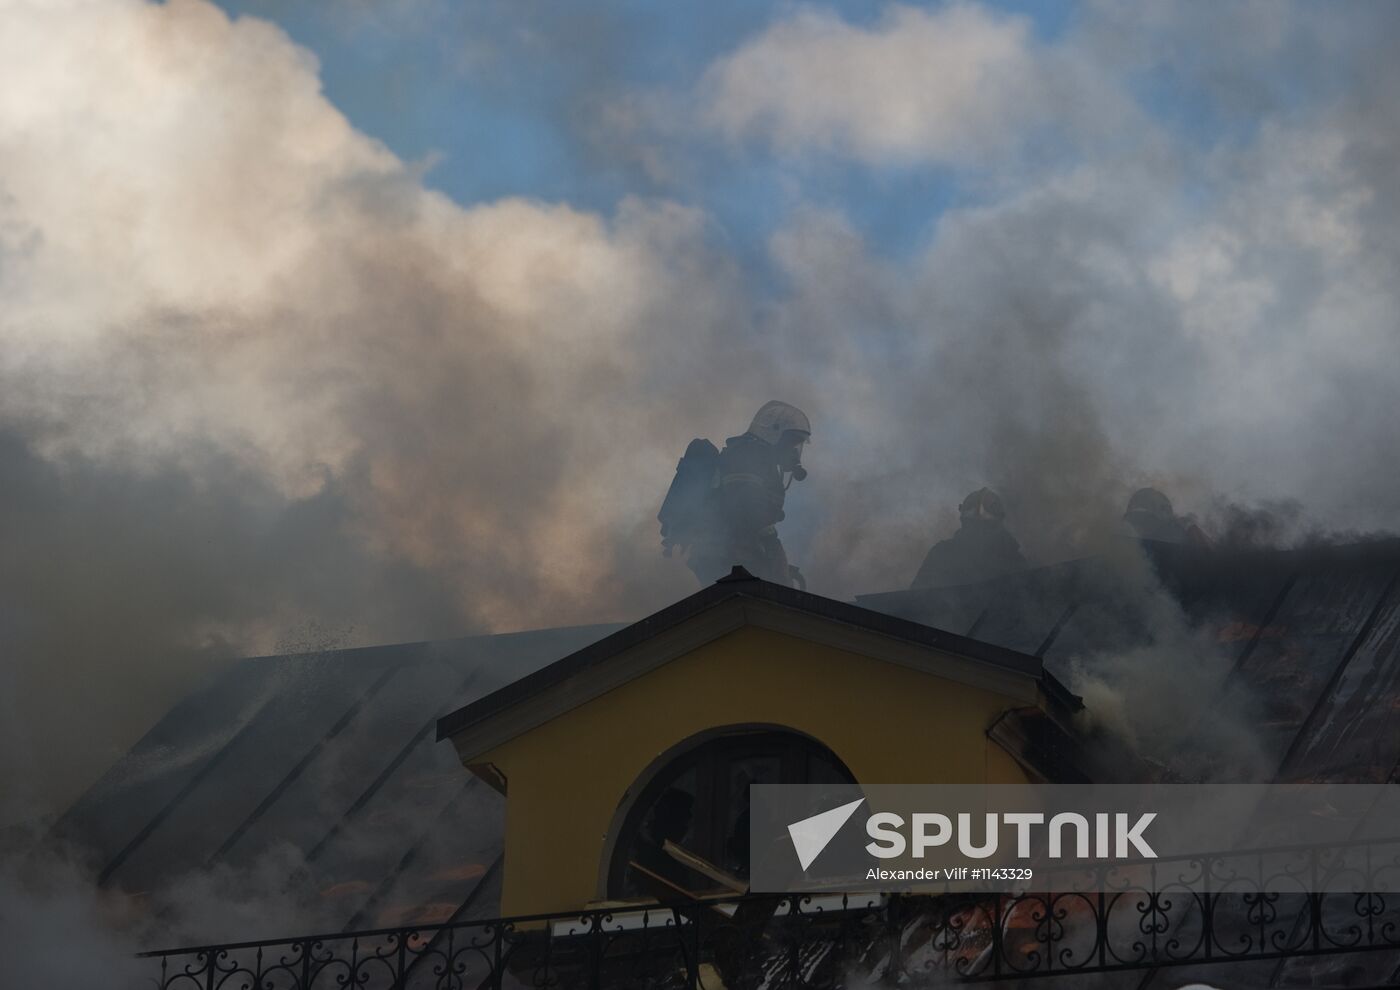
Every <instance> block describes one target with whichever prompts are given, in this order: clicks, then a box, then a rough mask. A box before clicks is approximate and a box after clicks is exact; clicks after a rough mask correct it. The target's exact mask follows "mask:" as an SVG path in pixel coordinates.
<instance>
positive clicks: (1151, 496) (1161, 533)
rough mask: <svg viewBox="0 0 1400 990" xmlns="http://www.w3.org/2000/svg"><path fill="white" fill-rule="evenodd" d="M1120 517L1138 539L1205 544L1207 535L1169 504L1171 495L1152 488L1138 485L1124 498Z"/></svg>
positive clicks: (1207, 538) (1206, 543) (1206, 545)
mask: <svg viewBox="0 0 1400 990" xmlns="http://www.w3.org/2000/svg"><path fill="white" fill-rule="evenodd" d="M1123 521H1124V522H1126V523H1127V524H1128V525H1129V526H1130V527H1132V531H1133V533H1134V535H1136V536H1137V538H1138V539H1140V540H1156V541H1157V542H1159V543H1185V544H1188V545H1190V546H1194V547H1202V548H1205V547H1209V546H1210V538H1209V537H1208V536H1206V534H1205V533H1204V532H1203V531H1202V530H1201V527H1199V526H1197V525H1196V523H1195V522H1194V521H1193V520H1192V519H1191V517H1190V516H1186V517H1184V518H1183V517H1182V516H1178V515H1177V514H1176V510H1175V509H1173V508H1172V503H1171V499H1169V498H1167V496H1165V495H1163V494H1162V493H1161V492H1159V491H1158V490H1157V489H1155V488H1139V489H1138V490H1137V491H1135V492H1133V497H1132V498H1130V499H1128V510H1127V511H1126V512H1124V513H1123Z"/></svg>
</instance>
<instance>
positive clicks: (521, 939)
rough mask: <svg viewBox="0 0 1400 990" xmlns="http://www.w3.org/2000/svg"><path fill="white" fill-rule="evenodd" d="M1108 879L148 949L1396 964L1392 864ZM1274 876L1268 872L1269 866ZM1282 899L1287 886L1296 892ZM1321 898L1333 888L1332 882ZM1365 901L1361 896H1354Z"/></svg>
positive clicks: (776, 961) (987, 969) (440, 978)
mask: <svg viewBox="0 0 1400 990" xmlns="http://www.w3.org/2000/svg"><path fill="white" fill-rule="evenodd" d="M1291 852H1293V853H1296V857H1295V860H1294V861H1293V863H1292V865H1285V866H1284V867H1282V872H1275V873H1266V862H1268V863H1274V864H1276V863H1277V862H1279V860H1278V858H1277V857H1278V856H1283V857H1284V858H1285V859H1287V856H1288V855H1289V854H1290V850H1281V851H1280V850H1273V851H1269V852H1268V854H1267V855H1269V856H1272V857H1274V858H1273V859H1269V860H1266V858H1265V856H1266V854H1265V853H1259V854H1250V855H1252V856H1255V857H1257V859H1256V860H1255V868H1251V869H1248V870H1242V869H1241V868H1240V861H1241V855H1242V854H1230V855H1228V856H1199V857H1191V858H1186V859H1181V860H1177V861H1170V862H1166V861H1158V862H1156V863H1154V864H1152V865H1151V866H1150V867H1146V868H1143V869H1141V870H1139V871H1137V872H1133V871H1125V870H1123V869H1121V868H1119V867H1114V866H1107V865H1105V866H1101V867H1098V868H1096V869H1095V870H1092V871H1089V872H1088V873H1087V874H1085V875H1084V879H1085V880H1086V881H1088V882H1086V883H1082V884H1080V885H1079V886H1080V888H1081V889H1079V890H1068V891H1064V892H1060V893H1019V894H1002V895H997V894H985V893H980V894H971V893H955V892H952V891H947V892H944V893H942V894H920V895H904V896H889V897H879V896H875V895H870V896H857V895H806V894H790V895H767V896H765V895H749V896H745V897H742V898H738V899H736V900H732V901H727V902H719V901H689V902H684V903H677V904H669V905H662V904H652V905H646V906H639V907H630V906H629V907H627V908H625V909H623V908H613V909H608V910H591V911H584V912H580V913H578V914H568V915H535V916H529V917H517V918H502V919H491V920H485V921H465V922H459V923H455V924H447V925H421V926H417V927H413V928H393V929H381V930H377V931H365V932H353V933H340V934H326V935H312V936H306V937H302V938H294V939H285V940H271V941H262V942H241V943H236V944H228V945H210V946H200V947H195V948H183V949H170V950H164V951H159V952H151V953H145V954H144V956H145V958H148V959H150V960H151V963H152V965H153V967H154V966H158V967H159V971H158V973H153V976H154V982H155V983H156V985H157V986H158V988H159V990H234V988H237V990H321V988H335V990H341V988H351V987H353V988H357V990H409V988H432V990H507V988H514V987H522V988H534V990H568V988H574V987H578V988H581V990H582V988H590V990H591V988H603V987H608V988H612V987H617V988H627V990H631V988H636V990H651V988H655V990H665V988H677V990H680V988H686V990H701V988H705V990H713V988H715V987H719V986H721V985H722V986H723V987H725V988H728V990H748V988H758V987H763V988H765V990H768V988H771V990H785V988H792V990H808V988H813V990H821V988H840V987H846V986H853V985H856V984H869V983H872V982H887V983H890V984H892V985H894V984H902V985H923V984H931V983H937V982H941V981H982V980H1000V979H1019V978H1025V977H1039V976H1053V975H1064V974H1068V973H1102V972H1109V971H1114V970H1128V969H1147V968H1155V967H1163V966H1179V965H1187V964H1202V963H1205V964H1211V963H1224V962H1229V961H1248V960H1255V961H1258V960H1268V959H1282V958H1288V957H1304V956H1322V955H1331V954H1337V953H1361V952H1372V951H1385V950H1389V951H1390V952H1392V953H1396V954H1397V956H1400V894H1394V893H1388V892H1386V888H1391V889H1393V888H1394V886H1395V885H1394V884H1392V883H1390V882H1389V881H1388V880H1387V877H1388V875H1389V873H1388V871H1394V870H1400V861H1397V860H1395V859H1387V860H1384V861H1383V862H1381V863H1379V864H1377V863H1376V861H1375V860H1374V857H1373V855H1372V852H1371V851H1370V850H1369V849H1368V850H1367V851H1366V852H1365V862H1366V867H1365V868H1366V869H1367V870H1370V872H1369V873H1360V872H1358V873H1357V874H1356V875H1355V881H1356V883H1355V886H1354V888H1353V890H1352V891H1350V892H1337V893H1317V892H1308V891H1309V890H1310V889H1314V888H1316V887H1317V886H1319V884H1317V883H1316V880H1317V877H1318V871H1319V870H1320V869H1332V870H1333V871H1334V875H1335V870H1336V869H1337V868H1338V861H1337V860H1336V859H1335V857H1333V858H1332V859H1329V860H1328V861H1327V862H1326V863H1320V862H1319V858H1318V854H1317V853H1316V852H1314V851H1299V850H1294V851H1291ZM1273 868H1274V867H1273V866H1269V867H1268V869H1273ZM1290 885H1291V886H1290ZM1327 889H1333V890H1335V889H1337V887H1336V886H1335V885H1334V886H1332V887H1330V888H1327ZM1358 891H1359V892H1358Z"/></svg>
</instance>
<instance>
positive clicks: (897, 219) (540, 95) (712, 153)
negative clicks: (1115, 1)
mask: <svg viewBox="0 0 1400 990" xmlns="http://www.w3.org/2000/svg"><path fill="white" fill-rule="evenodd" d="M218 2H219V4H220V6H222V7H223V8H224V9H225V10H226V11H227V12H228V13H230V14H231V15H234V16H237V15H240V14H248V15H252V16H256V17H261V18H265V19H268V20H271V21H273V22H275V23H276V24H278V25H279V26H280V27H281V28H282V29H283V30H285V31H286V32H287V33H288V34H289V35H290V36H291V37H292V38H293V39H294V40H295V41H296V42H298V43H299V44H301V45H303V46H305V47H306V48H309V49H310V50H311V51H313V52H314V53H315V54H316V56H317V57H318V58H319V59H320V63H321V78H322V81H323V84H324V86H325V92H326V95H327V97H328V98H329V99H330V100H331V102H332V103H333V104H334V105H335V106H336V107H338V108H339V109H340V110H341V111H342V112H344V113H345V114H346V116H347V117H348V118H349V119H350V120H351V121H352V123H353V124H354V125H355V126H356V127H357V128H358V129H360V130H362V131H363V132H365V133H366V134H369V135H371V136H373V137H376V138H378V139H379V140H381V141H383V142H384V143H385V144H386V145H388V146H389V147H390V148H391V149H392V150H393V151H394V152H395V153H396V154H398V155H399V156H401V157H403V158H405V159H408V160H411V161H432V162H433V165H432V167H431V169H430V171H429V172H428V173H427V176H426V178H425V182H426V184H427V185H429V186H430V187H433V188H436V189H438V190H440V191H442V192H444V193H446V194H448V195H450V196H451V197H453V198H454V199H455V200H457V201H458V202H460V203H462V204H463V205H470V204H473V203H478V202H484V201H491V200H494V199H497V198H500V197H503V196H527V197H537V198H540V199H544V200H547V201H562V202H567V203H570V204H572V205H574V206H577V207H580V208H583V209H589V210H594V211H598V212H601V213H604V214H609V213H611V212H612V210H613V208H614V207H615V206H616V204H617V202H618V201H619V200H620V199H621V198H623V197H624V196H628V195H638V196H664V197H666V198H669V199H673V200H678V201H681V202H687V203H691V204H694V205H698V206H701V207H703V208H704V209H705V210H706V212H707V213H708V214H709V215H710V216H711V217H712V218H713V219H714V221H715V223H716V224H717V225H718V227H719V229H720V231H721V232H722V236H723V237H724V238H725V240H726V244H727V247H728V249H729V250H731V251H734V252H735V253H736V254H737V255H738V256H739V257H740V258H741V259H743V260H744V261H745V262H747V263H749V264H762V263H763V260H764V259H763V243H764V241H765V239H766V237H767V236H768V234H770V233H771V232H772V230H773V229H775V228H776V227H777V226H778V225H779V224H780V223H781V222H782V221H783V219H784V218H785V217H786V215H787V209H788V207H789V206H790V205H791V204H792V203H793V201H794V200H795V198H797V197H798V196H800V198H801V200H802V201H803V202H804V204H806V205H807V206H813V205H815V206H818V207H824V206H830V207H832V208H836V209H839V210H841V211H842V212H843V213H845V214H846V215H847V216H848V217H850V218H851V220H852V222H853V223H854V224H855V225H856V226H857V228H858V229H859V230H860V231H861V232H862V234H864V235H865V236H866V237H867V238H868V239H869V242H870V247H871V249H872V250H873V251H874V252H876V253H877V254H888V255H894V256H903V255H906V254H907V253H908V252H909V251H911V250H913V249H916V248H918V247H920V246H922V245H923V244H924V243H925V242H926V241H927V238H928V236H929V232H930V230H931V228H932V225H933V224H934V223H935V221H936V219H937V217H938V215H939V214H940V213H941V212H942V211H943V210H944V209H945V208H946V207H947V206H948V205H949V204H950V203H953V202H955V201H956V200H957V197H958V196H959V193H960V188H959V183H958V181H957V178H958V177H957V176H956V174H955V173H953V172H952V171H950V170H948V169H946V168H939V167H930V166H928V165H927V164H918V165H898V164H888V163H881V164H876V165H869V164H862V163H853V162H851V161H849V160H844V159H841V158H839V157H835V158H828V159H821V158H818V159H813V158H811V157H809V156H808V157H803V159H802V160H801V161H800V162H798V161H795V160H794V159H793V158H792V156H788V157H784V156H776V157H775V156H769V155H763V154H756V153H754V152H753V150H752V149H749V148H745V147H739V148H735V147H729V146H724V145H716V144H715V143H714V142H710V141H701V140H686V139H685V137H684V135H676V134H671V135H669V139H670V141H671V142H672V144H673V145H674V148H673V149H672V150H673V153H674V154H676V155H678V156H680V157H681V158H683V159H684V161H685V162H686V165H687V169H686V176H685V181H683V182H681V183H661V182H657V181H655V180H654V179H653V178H652V177H650V176H648V175H647V174H646V173H645V171H644V170H643V169H641V168H639V167H638V166H637V165H636V164H635V163H634V162H631V161H627V160H625V159H624V160H619V159H618V158H617V157H614V156H612V155H611V154H610V153H609V150H608V148H607V147H606V146H605V145H604V146H600V142H599V140H598V138H597V137H596V135H594V134H592V133H591V127H592V123H593V117H592V115H594V114H596V113H597V112H598V108H599V106H600V105H602V104H604V103H606V102H607V101H612V100H618V99H620V98H623V97H625V96H627V95H628V94H633V93H642V92H653V93H654V92H663V93H674V94H679V93H684V92H687V91H689V90H690V89H692V88H693V87H694V86H695V84H696V83H697V81H698V80H699V79H700V77H701V75H702V73H703V72H704V69H705V68H706V67H707V66H708V65H710V64H711V63H712V62H714V61H715V60H716V59H718V58H720V57H722V56H723V55H725V54H726V53H728V52H730V51H732V50H733V49H735V48H736V47H737V46H739V45H740V44H742V43H743V42H744V41H745V39H747V38H750V37H753V36H754V35H756V34H758V33H759V32H761V31H762V30H763V29H764V28H765V27H767V26H769V25H771V24H772V23H773V22H774V21H775V20H777V19H780V18H783V17H787V16H791V14H792V13H793V11H794V10H795V9H797V8H796V7H795V6H793V5H791V4H762V3H755V2H752V0H713V2H707V3H675V4H671V3H667V4H657V3H650V2H643V0H613V2H603V3H597V4H567V3H519V4H514V3H506V2H485V3H475V2H455V0H453V2H448V0H418V2H415V0H407V2H405V3H403V4H400V5H399V7H400V8H401V10H403V11H407V13H405V14H402V15H400V16H394V15H392V14H385V13H383V11H384V10H385V9H390V10H392V9H393V8H394V7H395V5H394V4H393V3H384V4H379V5H377V6H376V5H370V6H368V7H367V8H365V11H367V12H361V13H359V14H346V13H345V9H344V7H343V6H341V5H340V4H334V3H320V2H315V0H303V2H294V3H287V2H283V0H276V2H274V0H218ZM927 6H929V7H930V8H936V7H938V6H941V5H927ZM983 6H984V7H986V8H988V9H992V10H998V11H1001V12H1003V13H1005V14H1007V15H1011V16H1015V17H1022V18H1025V19H1026V20H1027V21H1028V22H1029V23H1030V24H1031V25H1032V29H1033V32H1034V37H1035V38H1036V40H1038V41H1041V42H1046V43H1053V42H1055V41H1056V40H1058V39H1059V38H1060V37H1062V35H1063V34H1064V32H1065V30H1066V29H1067V26H1068V25H1069V24H1071V23H1072V20H1073V18H1074V17H1075V5H1074V4H1072V3H1066V2H1044V3H1037V2H1032V0H1006V2H999V3H989V4H984V5H983ZM821 9H824V10H830V11H834V12H836V13H838V14H839V15H840V16H841V18H842V19H843V20H845V21H847V22H848V23H850V24H852V25H869V24H871V23H873V22H875V21H876V20H877V19H878V18H879V17H880V16H881V14H882V12H883V11H884V9H885V8H884V7H883V6H882V5H878V4H870V3H860V2H852V0H843V2H836V3H831V4H824V5H821Z"/></svg>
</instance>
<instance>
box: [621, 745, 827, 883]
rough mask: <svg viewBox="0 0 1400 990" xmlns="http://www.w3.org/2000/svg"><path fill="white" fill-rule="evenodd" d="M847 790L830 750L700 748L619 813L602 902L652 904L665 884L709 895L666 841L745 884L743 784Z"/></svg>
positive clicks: (746, 838) (679, 759) (818, 747)
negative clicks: (826, 786) (640, 899)
mask: <svg viewBox="0 0 1400 990" xmlns="http://www.w3.org/2000/svg"><path fill="white" fill-rule="evenodd" d="M852 783H855V778H854V777H852V776H851V772H850V771H849V770H847V769H846V766H845V764H843V763H842V762H841V761H840V760H839V759H838V758H837V757H836V755H835V754H834V753H832V752H831V750H829V749H827V748H826V747H825V746H823V745H821V744H820V743H818V742H817V741H816V740H814V739H811V738H809V737H807V736H804V735H801V734H799V733H796V732H790V731H785V730H775V729H763V730H748V731H736V732H731V733H726V734H724V735H719V736H715V737H713V738H710V739H706V740H704V741H701V742H699V743H698V744H696V745H695V746H693V747H690V748H688V749H686V750H684V751H683V752H682V753H681V754H680V755H678V756H676V757H674V758H673V759H671V760H670V762H668V763H666V764H665V765H664V766H663V767H661V768H660V769H659V770H657V771H656V772H655V773H654V774H653V775H652V777H651V779H650V780H649V781H648V782H647V783H646V784H645V785H643V787H642V789H641V792H640V793H639V794H638V796H637V798H636V800H635V801H634V802H633V803H632V805H631V807H630V809H629V810H628V811H627V813H626V815H625V817H624V818H623V821H622V826H621V828H620V829H619V831H618V835H617V841H616V843H614V844H613V847H612V848H613V853H612V859H611V861H610V863H609V867H608V885H607V887H608V896H609V897H610V898H635V897H651V896H656V895H657V894H658V893H660V892H661V891H659V890H658V887H664V886H665V883H669V884H670V885H673V886H674V887H676V888H680V889H683V890H687V891H690V892H694V893H698V892H701V891H707V890H714V889H717V887H718V885H717V884H716V882H715V881H714V880H712V879H710V878H708V877H706V876H703V875H701V874H699V873H697V872H696V871H694V870H692V869H690V868H688V867H686V866H684V865H682V864H681V862H680V861H679V860H678V859H676V858H675V857H674V856H672V855H671V854H670V853H667V852H666V851H665V849H664V846H665V843H666V842H667V841H670V842H672V843H674V844H675V845H677V846H680V847H681V848H682V849H684V850H686V851H687V852H689V853H692V854H694V855H696V856H699V857H701V858H702V859H704V860H706V861H707V862H709V863H713V864H715V865H716V866H719V867H720V868H721V869H723V870H725V871H726V872H728V873H731V874H734V875H735V876H738V877H740V878H744V879H747V877H748V873H749V813H748V809H749V786H750V785H751V784H852ZM638 867H640V869H639V868H638ZM648 873H650V874H654V875H655V876H659V877H661V878H663V880H664V881H665V883H662V882H659V881H657V880H656V879H655V877H652V876H648V875H647V874H648Z"/></svg>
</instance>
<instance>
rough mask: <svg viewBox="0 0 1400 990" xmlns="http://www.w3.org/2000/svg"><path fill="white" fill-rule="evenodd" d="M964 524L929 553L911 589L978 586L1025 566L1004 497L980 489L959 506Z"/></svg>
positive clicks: (1024, 559)
mask: <svg viewBox="0 0 1400 990" xmlns="http://www.w3.org/2000/svg"><path fill="white" fill-rule="evenodd" d="M958 517H959V519H960V520H961V525H959V527H958V531H957V532H956V533H954V534H953V535H952V536H951V537H949V538H948V539H946V540H940V541H939V542H938V543H935V544H934V545H933V547H932V548H931V549H930V550H929V552H928V556H926V557H925V558H924V563H923V566H922V567H920V568H919V573H918V574H917V575H915V576H914V583H913V584H912V585H910V587H911V588H937V587H942V586H945V585H952V584H975V583H977V582H978V581H987V580H990V579H991V578H994V577H999V576H1000V575H1002V574H1008V573H1010V572H1012V571H1019V570H1021V569H1022V568H1024V567H1025V566H1026V558H1025V557H1023V556H1022V555H1021V546H1020V544H1018V543H1017V542H1016V537H1014V536H1012V535H1011V534H1010V533H1009V532H1007V529H1006V509H1005V507H1003V506H1002V504H1001V496H999V495H998V494H997V493H996V492H994V491H992V490H991V489H990V488H979V489H978V490H977V491H975V492H973V493H972V494H971V495H969V496H968V497H967V498H965V499H963V501H962V504H961V505H959V506H958Z"/></svg>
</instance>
